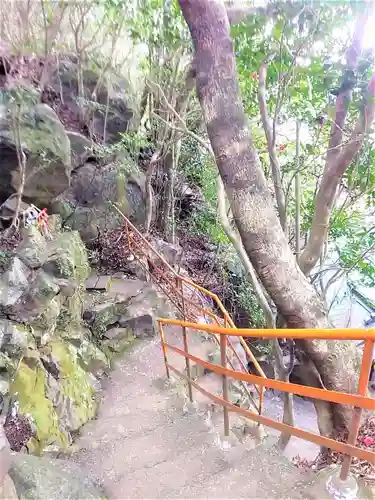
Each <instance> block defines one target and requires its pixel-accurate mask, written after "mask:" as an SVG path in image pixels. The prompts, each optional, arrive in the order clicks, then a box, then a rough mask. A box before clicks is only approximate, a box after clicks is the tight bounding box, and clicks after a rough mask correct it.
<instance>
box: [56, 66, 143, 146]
mask: <svg viewBox="0 0 375 500" xmlns="http://www.w3.org/2000/svg"><path fill="white" fill-rule="evenodd" d="M79 74H80V68H79V66H78V63H77V59H76V57H74V56H71V57H67V56H65V57H61V58H60V61H59V66H58V68H56V69H55V71H54V74H53V75H52V82H51V88H52V89H53V90H54V92H55V93H56V95H57V96H60V97H61V98H62V101H63V103H64V106H66V107H67V108H69V111H70V114H72V115H73V116H74V117H75V120H76V121H77V122H80V123H84V124H85V127H87V128H88V130H89V131H90V134H91V135H92V136H93V137H94V138H96V139H98V140H102V139H103V138H105V142H107V143H114V142H116V141H118V140H120V139H121V134H123V133H125V132H129V131H131V130H132V129H133V128H134V127H135V126H136V125H137V123H138V117H139V112H138V110H137V103H136V100H135V99H134V93H133V92H132V91H131V84H130V83H129V81H127V80H126V79H125V78H120V77H119V76H117V75H116V74H114V73H113V72H111V71H110V69H109V68H108V69H107V71H106V72H105V75H102V74H101V69H100V68H98V69H97V70H95V69H93V68H92V67H91V68H90V69H88V68H83V71H82V84H83V89H81V91H79V87H80V85H79V81H78V75H79ZM82 91H83V95H82Z"/></svg>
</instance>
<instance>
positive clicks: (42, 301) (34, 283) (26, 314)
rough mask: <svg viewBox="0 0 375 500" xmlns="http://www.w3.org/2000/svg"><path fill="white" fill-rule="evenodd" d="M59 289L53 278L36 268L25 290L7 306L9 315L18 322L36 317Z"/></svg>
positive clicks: (44, 309) (46, 306)
mask: <svg viewBox="0 0 375 500" xmlns="http://www.w3.org/2000/svg"><path fill="white" fill-rule="evenodd" d="M59 290H60V288H59V286H58V285H57V284H56V283H55V282H54V281H53V278H52V277H51V276H49V275H48V274H47V273H45V272H44V271H43V270H42V269H38V270H37V271H36V272H35V273H34V274H33V276H32V277H31V280H30V283H29V287H28V289H27V290H26V292H25V293H23V294H22V295H21V296H20V298H19V299H18V300H17V302H16V303H15V304H14V305H12V307H9V308H8V315H9V317H10V318H11V319H13V320H15V321H18V322H20V323H23V322H26V321H30V320H32V319H36V318H38V317H39V316H40V315H41V314H43V312H44V311H46V310H47V308H48V307H49V305H50V302H51V300H52V299H53V298H54V297H55V296H56V295H57V294H58V292H59Z"/></svg>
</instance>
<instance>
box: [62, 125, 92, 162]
mask: <svg viewBox="0 0 375 500" xmlns="http://www.w3.org/2000/svg"><path fill="white" fill-rule="evenodd" d="M66 133H67V136H68V137H69V140H70V148H71V154H72V167H73V170H74V169H76V168H77V167H81V166H82V165H84V164H85V163H86V161H87V160H88V159H89V158H91V157H92V156H93V153H92V142H91V141H90V140H89V139H87V137H85V136H84V135H82V134H80V133H79V132H71V131H67V132H66Z"/></svg>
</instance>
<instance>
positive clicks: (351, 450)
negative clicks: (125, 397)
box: [121, 214, 375, 480]
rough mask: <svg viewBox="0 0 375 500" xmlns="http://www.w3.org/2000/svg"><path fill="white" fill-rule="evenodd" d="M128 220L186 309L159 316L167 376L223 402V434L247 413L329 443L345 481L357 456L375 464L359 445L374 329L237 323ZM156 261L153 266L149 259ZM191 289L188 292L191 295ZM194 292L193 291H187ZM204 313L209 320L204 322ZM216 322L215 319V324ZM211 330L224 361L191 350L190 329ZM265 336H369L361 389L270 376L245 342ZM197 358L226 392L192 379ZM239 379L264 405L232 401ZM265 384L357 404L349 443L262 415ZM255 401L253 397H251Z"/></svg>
mask: <svg viewBox="0 0 375 500" xmlns="http://www.w3.org/2000/svg"><path fill="white" fill-rule="evenodd" d="M121 215H122V216H123V218H124V221H125V230H126V237H127V244H128V247H129V251H130V252H131V253H132V254H133V255H134V257H136V258H137V259H138V261H139V263H140V265H142V266H143V267H144V269H145V270H146V271H148V272H149V274H150V276H151V278H152V279H153V280H154V281H155V283H156V284H157V285H158V286H159V288H160V289H161V290H162V291H163V292H164V293H165V294H166V295H167V296H168V297H169V299H170V300H171V301H172V302H173V304H174V305H175V306H176V307H177V309H178V310H179V311H180V312H181V315H182V318H183V319H182V320H176V319H165V318H160V319H159V320H158V324H159V332H160V337H161V346H162V351H163V356H164V362H165V368H166V373H167V377H168V378H169V377H170V372H171V371H173V372H174V373H176V374H177V375H178V376H179V377H181V378H183V379H185V380H186V381H187V385H188V393H189V398H190V400H191V401H192V400H193V388H195V389H197V390H198V391H200V392H201V393H202V394H204V395H205V396H207V397H208V398H209V399H211V400H212V401H214V402H215V403H217V404H219V405H221V406H222V407H223V414H224V434H225V435H228V434H229V412H233V413H237V414H239V415H242V416H245V417H247V418H249V419H250V420H253V421H255V422H257V423H258V424H263V425H266V426H268V427H271V428H274V429H276V430H279V431H280V432H282V433H285V434H289V435H291V436H295V437H298V438H301V439H304V440H307V441H311V442H313V443H315V444H317V445H318V446H323V447H326V448H330V449H332V450H335V451H337V452H339V453H342V454H344V455H345V457H344V460H343V464H342V468H341V479H343V480H345V479H346V478H347V476H348V473H349V468H350V464H351V460H352V457H358V458H360V459H362V460H368V461H369V462H370V463H373V464H375V453H374V452H372V451H368V450H365V449H362V448H360V447H358V446H356V444H357V437H358V431H359V427H360V421H361V415H362V410H363V409H368V410H372V411H375V400H374V399H372V398H369V397H366V394H367V385H368V378H369V374H370V370H371V363H372V353H373V348H374V343H375V329H368V330H365V329H346V330H340V331H338V330H321V329H316V330H314V329H305V330H294V329H293V330H288V329H283V330H282V331H280V329H277V330H267V329H264V330H252V329H242V328H236V326H235V324H234V322H233V320H232V318H231V317H230V315H229V313H228V312H227V310H226V309H225V307H224V305H223V304H222V302H221V301H220V299H219V297H218V296H217V295H216V294H214V293H212V292H210V291H208V290H206V289H204V288H203V287H201V286H199V285H197V284H196V283H194V282H193V281H191V280H189V279H188V278H185V277H183V276H180V275H179V274H178V272H177V271H176V270H175V269H173V267H172V266H171V265H170V264H169V263H168V262H167V261H166V260H165V258H164V257H163V256H162V255H161V254H160V253H159V252H158V251H157V250H156V249H155V248H154V247H153V246H152V244H151V243H150V242H149V241H148V240H147V239H146V238H145V237H144V236H143V235H142V234H141V233H140V232H139V231H138V230H137V228H136V227H135V226H134V225H133V224H132V223H131V222H130V221H129V220H128V219H127V218H126V217H125V216H124V215H123V214H121ZM145 259H147V263H148V264H149V265H151V266H152V269H151V270H150V269H149V268H148V267H147V266H146V265H145V264H144V260H145ZM188 292H189V294H188ZM188 295H190V296H188ZM205 297H209V298H210V299H211V300H212V302H213V303H214V304H215V306H216V308H217V310H218V311H219V312H220V313H221V315H222V316H219V315H217V314H215V313H213V312H212V311H211V310H209V309H208V308H207V307H205V305H204V302H203V299H204V298H205ZM202 318H204V321H205V322H208V323H209V324H207V323H202V321H201V320H202ZM210 323H211V324H210ZM166 325H172V326H179V327H181V328H182V332H183V349H180V348H178V347H176V346H172V345H171V344H169V343H168V342H167V341H166V335H165V330H164V327H165V326H166ZM188 332H189V333H193V332H206V333H207V334H209V335H212V336H213V338H214V339H215V341H216V342H217V344H218V345H219V346H220V365H218V364H213V363H210V362H208V361H204V360H202V359H200V358H198V357H196V356H193V355H192V354H190V353H189V347H188V335H187V333H188ZM230 337H239V340H240V343H241V345H242V347H243V348H244V350H245V352H246V355H247V357H248V359H249V360H251V361H252V362H253V364H254V366H255V369H256V371H257V373H258V375H253V374H251V373H249V372H248V370H247V367H246V366H244V363H243V362H242V360H241V359H240V357H239V355H238V353H237V351H236V349H235V348H234V346H233V344H232V342H231V340H230ZM259 337H260V338H264V339H277V338H280V337H283V338H291V339H292V338H294V339H295V338H304V339H308V338H310V339H327V340H336V341H340V340H363V341H365V347H364V352H363V356H362V363H361V371H360V377H359V383H358V389H357V393H356V394H348V393H344V392H337V391H333V390H327V389H319V388H316V387H309V386H304V385H299V384H293V383H290V382H282V381H280V380H274V379H268V378H267V377H266V376H265V374H264V372H263V370H262V369H261V367H260V366H259V363H258V361H257V360H256V359H255V357H254V355H253V353H252V352H251V350H250V349H249V347H248V345H247V344H246V342H245V338H259ZM228 348H229V350H230V351H231V352H232V354H233V355H234V357H235V358H236V359H237V361H238V362H239V365H240V367H241V369H242V371H238V370H235V369H234V367H233V363H232V360H231V357H230V356H229V354H228ZM168 350H171V351H173V352H175V353H177V354H179V355H181V356H183V357H184V358H185V362H186V373H182V372H181V371H179V370H177V369H176V368H175V367H173V366H172V365H171V364H170V363H169V362H168ZM191 361H193V362H194V363H196V364H197V365H200V366H202V367H203V368H205V369H207V370H209V371H210V372H214V373H216V374H218V375H220V376H221V377H222V380H223V387H222V393H223V395H222V397H219V396H217V395H215V394H212V393H210V392H209V391H207V390H206V389H204V388H203V387H201V386H200V385H199V384H198V382H197V381H194V380H193V379H192V378H191V373H190V362H191ZM229 378H231V379H233V380H237V381H239V382H240V383H242V384H243V387H244V388H245V389H246V391H247V392H248V389H247V384H252V385H254V387H255V388H256V389H257V391H258V394H259V405H258V406H257V405H255V403H254V406H255V408H256V410H257V412H256V413H254V412H252V411H250V410H246V409H244V408H241V407H239V406H237V405H234V404H232V403H231V402H230V401H229V400H228V379H229ZM265 388H269V389H277V390H280V391H282V392H289V393H292V394H296V395H298V396H303V397H308V398H311V399H318V400H322V401H328V402H331V403H339V404H344V405H349V406H352V407H353V418H352V422H351V425H350V428H349V436H348V439H347V442H346V443H342V442H340V441H337V440H335V439H332V438H329V437H326V436H321V435H319V434H315V433H313V432H310V431H306V430H304V429H301V428H298V427H295V426H290V425H288V424H285V423H282V422H278V421H276V420H274V419H271V418H268V417H265V416H264V415H262V404H263V394H264V390H265ZM250 400H251V398H250Z"/></svg>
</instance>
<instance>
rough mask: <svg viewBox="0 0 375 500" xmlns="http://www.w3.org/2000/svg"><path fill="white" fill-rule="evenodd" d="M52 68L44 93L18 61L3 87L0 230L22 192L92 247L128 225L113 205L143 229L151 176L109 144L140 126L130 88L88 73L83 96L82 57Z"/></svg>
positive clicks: (63, 59) (0, 106)
mask: <svg viewBox="0 0 375 500" xmlns="http://www.w3.org/2000/svg"><path fill="white" fill-rule="evenodd" d="M40 63H41V64H43V61H40ZM50 63H51V64H52V67H51V75H50V81H49V82H48V83H47V84H46V86H45V88H44V90H43V92H41V91H40V89H39V88H38V87H37V86H35V85H34V83H35V82H36V81H39V80H38V74H34V73H35V68H34V66H35V65H33V63H32V61H31V60H28V59H27V58H26V59H25V60H24V61H23V62H22V64H21V62H20V61H17V58H14V60H12V65H11V68H9V74H7V75H6V78H5V83H4V82H0V92H1V95H2V100H1V103H0V181H1V182H0V230H1V228H2V226H3V227H4V228H6V227H7V226H8V225H9V223H10V221H11V219H12V217H13V215H14V211H15V207H16V205H17V203H16V197H17V193H18V192H19V190H22V200H23V202H25V203H26V204H27V203H33V204H35V205H36V206H37V207H39V208H44V207H47V208H48V209H49V212H50V213H51V212H52V213H57V214H59V215H61V217H62V218H63V222H64V223H65V222H66V223H67V224H68V225H69V227H70V228H72V229H77V230H78V231H79V232H80V234H81V236H82V238H83V239H84V241H85V242H92V241H93V240H95V238H96V237H97V236H98V234H99V233H103V232H104V231H106V230H108V229H109V230H111V229H114V228H117V227H119V226H121V225H122V224H123V221H122V219H121V217H119V215H118V213H117V212H116V211H115V210H114V209H113V206H112V205H111V203H109V200H110V201H111V202H112V203H117V204H118V205H119V206H120V207H121V209H122V210H123V211H124V213H125V215H127V216H128V217H129V218H130V219H131V220H132V221H133V222H135V223H136V224H143V223H144V221H145V205H146V202H145V200H146V192H145V175H144V174H143V173H142V172H141V171H140V170H139V168H138V166H137V165H136V163H135V162H134V161H133V160H132V159H131V158H130V156H129V155H128V154H127V151H126V149H125V146H120V147H117V148H115V149H113V147H112V146H110V145H113V143H116V142H117V141H120V140H121V138H122V136H123V135H124V134H126V133H129V132H131V131H134V130H136V129H137V126H138V123H139V112H138V110H137V105H136V104H135V102H134V98H133V96H132V93H131V91H130V84H129V82H128V81H127V80H126V79H124V78H119V77H118V76H117V75H115V74H112V72H111V71H109V70H108V71H107V72H106V78H103V77H102V76H103V75H102V69H101V68H100V67H97V68H96V69H93V68H91V69H88V68H84V70H83V75H82V76H83V92H84V94H83V95H80V92H82V91H79V87H80V86H79V84H78V81H77V78H78V76H77V75H78V73H79V72H78V68H77V60H76V58H75V57H74V56H72V55H70V56H69V55H62V56H61V58H60V60H59V63H57V62H55V63H52V62H50ZM19 65H21V66H22V67H23V66H25V65H26V66H25V67H23V70H22V71H21V69H20V68H19ZM28 65H29V66H28ZM33 71H34V73H33ZM23 72H26V73H29V74H28V79H26V78H24V73H23ZM23 208H24V205H23V204H22V205H21V211H22V209H23Z"/></svg>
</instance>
